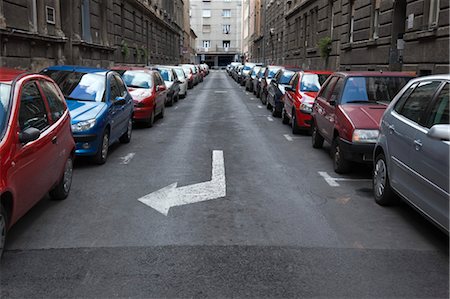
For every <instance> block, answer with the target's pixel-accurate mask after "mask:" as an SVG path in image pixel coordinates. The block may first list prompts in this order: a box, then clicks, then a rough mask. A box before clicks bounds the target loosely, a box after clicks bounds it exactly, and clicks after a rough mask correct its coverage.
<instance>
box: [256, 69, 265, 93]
mask: <svg viewBox="0 0 450 299" xmlns="http://www.w3.org/2000/svg"><path fill="white" fill-rule="evenodd" d="M265 72H266V67H262V68H261V69H260V70H259V72H258V74H256V78H255V79H254V80H253V93H254V94H255V95H256V97H257V98H259V97H260V94H261V81H262V79H263V77H264V73H265Z"/></svg>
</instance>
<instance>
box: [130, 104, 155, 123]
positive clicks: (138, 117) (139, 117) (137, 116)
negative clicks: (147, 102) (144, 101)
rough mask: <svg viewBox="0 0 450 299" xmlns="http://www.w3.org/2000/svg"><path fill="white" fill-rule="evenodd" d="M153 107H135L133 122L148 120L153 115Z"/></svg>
mask: <svg viewBox="0 0 450 299" xmlns="http://www.w3.org/2000/svg"><path fill="white" fill-rule="evenodd" d="M152 112H153V107H150V106H149V107H134V113H133V120H134V121H144V120H148V119H149V118H150V116H151V115H152Z"/></svg>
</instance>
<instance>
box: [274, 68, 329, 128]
mask: <svg viewBox="0 0 450 299" xmlns="http://www.w3.org/2000/svg"><path fill="white" fill-rule="evenodd" d="M331 73H332V72H329V71H299V72H297V73H296V74H295V75H294V76H293V77H292V79H291V81H290V82H289V86H287V87H285V90H286V92H285V94H284V96H283V98H282V102H283V105H284V107H283V111H282V118H283V123H284V124H291V126H292V133H293V134H299V133H300V132H301V131H307V130H309V129H310V128H311V119H312V118H311V112H312V107H313V104H314V99H315V98H316V95H317V93H318V92H319V90H320V88H321V87H322V84H323V83H324V82H325V81H326V80H327V79H328V77H329V76H330V75H331Z"/></svg>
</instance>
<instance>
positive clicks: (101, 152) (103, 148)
mask: <svg viewBox="0 0 450 299" xmlns="http://www.w3.org/2000/svg"><path fill="white" fill-rule="evenodd" d="M108 150H109V131H108V129H106V130H105V132H103V135H102V141H101V145H100V147H99V148H98V151H97V154H96V155H95V157H94V161H95V163H96V164H98V165H102V164H105V163H106V160H107V159H108Z"/></svg>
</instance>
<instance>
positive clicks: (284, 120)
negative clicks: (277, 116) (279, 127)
mask: <svg viewBox="0 0 450 299" xmlns="http://www.w3.org/2000/svg"><path fill="white" fill-rule="evenodd" d="M281 122H282V123H283V125H288V124H289V122H290V119H289V117H288V116H287V113H286V110H285V109H284V108H283V112H281Z"/></svg>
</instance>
